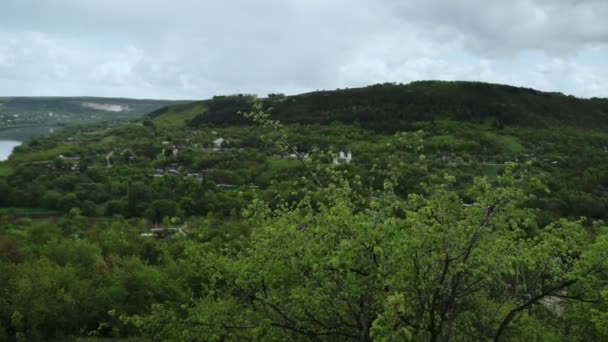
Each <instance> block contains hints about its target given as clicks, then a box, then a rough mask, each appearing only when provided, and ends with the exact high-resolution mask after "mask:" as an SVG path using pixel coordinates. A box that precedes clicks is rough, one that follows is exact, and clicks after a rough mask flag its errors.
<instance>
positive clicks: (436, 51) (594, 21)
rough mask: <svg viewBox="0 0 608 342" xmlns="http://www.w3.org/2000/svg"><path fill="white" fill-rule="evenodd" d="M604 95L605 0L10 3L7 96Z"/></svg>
mask: <svg viewBox="0 0 608 342" xmlns="http://www.w3.org/2000/svg"><path fill="white" fill-rule="evenodd" d="M424 79H441V80H481V81H487V82H498V83H507V84H513V85H518V86H526V87H532V88H538V89H541V90H549V91H561V92H564V93H567V94H573V95H577V96H582V97H591V96H598V97H608V0H255V1H254V0H214V1H208V0H2V5H1V10H0V95H4V96H13V95H28V96H30V95H31V96H34V95H45V96H48V95H61V96H70V95H95V96H121V97H139V98H141V97H145V98H174V99H198V98H207V97H210V96H213V95H217V94H231V93H239V92H247V93H257V94H259V95H265V94H267V93H269V92H284V93H289V94H291V93H298V92H303V91H309V90H315V89H334V88H344V87H355V86H362V85H367V84H371V83H378V82H403V83H407V82H411V81H414V80H424Z"/></svg>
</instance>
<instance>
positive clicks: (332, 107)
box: [152, 81, 608, 132]
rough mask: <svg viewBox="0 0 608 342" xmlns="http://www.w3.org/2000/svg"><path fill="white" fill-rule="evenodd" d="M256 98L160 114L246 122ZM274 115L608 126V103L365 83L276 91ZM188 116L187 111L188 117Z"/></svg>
mask: <svg viewBox="0 0 608 342" xmlns="http://www.w3.org/2000/svg"><path fill="white" fill-rule="evenodd" d="M249 102H250V101H249V97H248V96H246V95H237V96H216V97H214V98H213V99H211V100H207V101H204V105H202V104H201V103H196V104H191V105H184V106H179V107H174V108H167V109H164V110H163V111H158V112H155V113H153V114H152V116H153V117H155V118H156V120H163V119H162V117H163V115H165V114H164V111H167V112H170V113H171V115H172V117H179V116H180V115H182V114H183V118H186V119H188V118H191V117H192V119H191V120H190V121H189V122H188V124H189V125H190V126H193V127H196V126H200V125H234V124H246V123H247V120H245V119H243V117H242V116H240V115H237V114H236V113H237V112H238V111H246V110H248V109H249V107H250V104H249ZM263 102H264V105H265V107H266V108H268V107H272V108H273V111H272V112H271V115H272V116H273V118H276V119H278V120H280V121H281V122H283V123H287V124H291V123H300V124H327V123H331V122H334V121H337V122H342V123H347V124H351V123H358V124H359V125H361V127H365V128H370V129H373V130H376V131H385V132H391V131H396V130H400V129H408V128H411V127H412V125H413V123H415V122H419V121H429V120H437V119H451V120H457V121H470V122H477V123H480V122H491V123H492V124H494V125H495V126H497V127H504V126H508V125H518V126H526V127H543V126H544V127H547V126H550V125H554V124H562V125H571V126H575V127H584V128H607V127H608V100H605V99H592V100H586V99H580V98H575V97H572V96H566V95H563V94H559V93H547V92H541V91H537V90H534V89H528V88H518V87H512V86H507V85H498V84H487V83H480V82H440V81H421V82H414V83H410V84H407V85H395V84H378V85H372V86H368V87H364V88H352V89H339V90H335V91H317V92H312V93H306V94H300V95H295V96H284V95H281V94H272V95H270V96H269V97H267V98H265V99H263ZM180 113H181V114H180Z"/></svg>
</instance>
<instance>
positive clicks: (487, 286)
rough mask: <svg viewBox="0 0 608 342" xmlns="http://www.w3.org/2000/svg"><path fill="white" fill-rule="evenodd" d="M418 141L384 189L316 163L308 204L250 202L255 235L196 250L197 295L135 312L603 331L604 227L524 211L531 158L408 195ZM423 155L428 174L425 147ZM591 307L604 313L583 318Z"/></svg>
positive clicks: (607, 243)
mask: <svg viewBox="0 0 608 342" xmlns="http://www.w3.org/2000/svg"><path fill="white" fill-rule="evenodd" d="M254 118H255V117H254ZM258 120H262V121H264V120H268V118H267V116H264V115H259V116H258ZM265 127H272V128H274V129H276V130H278V131H280V130H281V127H280V124H278V123H276V122H271V121H265ZM279 133H280V132H279ZM279 137H280V139H281V140H280V143H281V144H282V145H284V146H285V148H291V149H293V147H290V146H289V145H288V144H287V143H286V142H285V141H286V139H284V137H283V136H282V135H279ZM418 142H419V139H418V138H417V136H416V135H415V134H401V135H398V136H397V138H396V143H397V145H396V153H395V156H396V159H395V161H394V162H392V163H390V165H389V170H388V177H387V181H385V183H384V189H383V190H382V191H376V190H373V189H365V187H364V186H363V184H362V182H361V181H360V180H359V179H358V178H357V177H350V178H349V179H350V180H347V177H345V176H344V174H342V173H340V172H337V171H332V170H330V169H326V170H325V174H321V173H320V172H318V171H319V168H318V167H315V166H314V165H312V166H311V165H308V166H307V167H308V170H309V174H310V178H309V179H304V180H303V181H302V183H303V184H307V185H309V186H307V187H304V189H308V190H302V191H301V193H300V197H299V198H301V199H300V200H298V201H296V202H294V203H284V204H283V205H281V206H279V207H278V208H276V207H275V208H271V207H270V206H269V205H268V204H267V203H264V202H262V201H259V200H258V201H254V202H253V203H252V204H251V205H250V207H249V209H248V210H247V211H246V213H245V217H246V219H247V222H248V224H249V226H251V227H252V233H251V236H250V237H249V239H248V241H247V242H246V243H245V244H243V245H240V244H237V245H236V246H233V247H230V248H225V249H223V250H221V251H220V252H217V249H215V250H214V251H210V250H209V249H208V248H206V245H204V244H191V245H190V246H189V249H188V253H187V255H188V256H189V260H190V262H191V263H192V266H191V267H192V268H191V269H192V270H195V271H194V273H196V279H198V280H199V281H200V282H201V284H200V285H197V286H196V291H195V292H193V299H192V301H191V302H190V303H189V304H188V305H180V306H175V307H173V306H171V305H164V306H156V307H155V309H154V310H153V313H152V315H150V316H147V317H132V318H130V319H128V320H129V321H131V322H134V323H135V324H136V325H137V326H139V327H140V328H142V329H143V331H144V332H147V333H148V334H150V336H153V337H155V338H157V339H158V340H166V339H175V340H184V341H186V340H198V339H205V340H236V339H251V338H258V339H263V340H285V339H291V340H358V341H369V340H387V341H391V340H414V341H420V340H428V341H448V340H455V341H470V340H495V341H502V340H522V341H523V340H525V341H528V340H538V337H539V336H542V337H543V338H547V339H550V340H551V339H564V338H569V339H573V340H575V339H583V337H582V335H580V334H579V335H576V334H574V333H573V332H574V331H576V329H573V328H575V327H576V326H581V325H582V324H587V325H589V326H597V327H598V328H597V331H598V332H597V334H595V335H594V337H596V338H598V337H599V336H600V335H601V334H602V332H601V331H605V326H606V324H605V322H603V321H602V320H603V319H605V317H606V316H605V313H603V312H605V311H602V307H601V305H602V303H603V299H602V292H601V291H602V289H605V288H606V285H607V284H608V282H607V279H608V278H607V274H606V271H607V270H606V267H607V260H608V237H607V235H606V234H605V232H604V230H602V229H599V230H596V231H594V232H591V231H589V230H587V229H585V228H584V227H583V225H582V222H581V221H566V220H561V221H557V222H554V223H551V224H549V225H548V226H546V227H538V226H537V223H536V222H537V220H536V217H535V215H536V212H535V211H534V210H532V209H527V208H526V207H525V203H526V201H528V200H529V198H528V196H527V195H526V194H525V193H524V191H523V190H522V188H523V186H522V185H523V184H524V182H525V180H526V179H527V178H526V175H525V168H523V167H519V166H517V165H515V164H513V165H509V166H508V167H507V168H506V170H505V172H504V174H503V175H502V176H501V177H499V178H498V179H497V180H496V182H495V183H493V184H490V183H489V182H488V181H487V180H486V179H484V178H479V179H476V180H475V182H474V184H473V185H472V186H471V187H470V188H468V189H464V190H463V189H455V188H454V186H453V184H454V179H453V177H450V176H445V177H444V179H442V180H439V181H438V180H436V179H435V180H431V179H430V178H427V180H426V181H424V184H423V185H422V186H421V188H422V189H424V190H423V191H421V192H420V193H418V194H411V195H409V196H408V197H407V198H400V197H399V196H397V195H396V193H395V191H394V189H395V187H396V183H397V182H398V181H399V179H400V178H401V175H400V174H399V170H400V168H402V167H403V161H404V160H406V159H407V158H404V155H405V154H407V153H409V154H410V155H411V154H412V151H413V152H414V153H413V154H414V155H417V154H416V153H419V152H420V151H421V149H420V144H419V143H418ZM400 148H401V149H402V150H400V151H398V150H399V149H400ZM407 151H409V152H407ZM413 160H418V161H422V162H421V163H419V164H417V163H414V164H413V165H410V166H409V167H414V168H416V169H417V170H419V171H421V172H419V173H420V174H424V170H425V168H424V162H423V161H424V157H423V156H422V155H418V157H417V158H414V159H413ZM303 162H304V161H303ZM325 184H326V185H325ZM361 189H364V190H361ZM581 306H582V307H583V309H581ZM585 309H586V310H591V309H593V310H596V311H597V312H596V314H595V315H594V317H595V318H594V319H595V321H590V320H588V319H586V318H583V317H582V315H579V316H576V315H573V314H571V313H573V312H580V311H581V310H583V311H584V310H585ZM574 317H576V318H574ZM580 320H586V321H585V322H582V321H580ZM596 322H599V323H596ZM602 329H603V330H602Z"/></svg>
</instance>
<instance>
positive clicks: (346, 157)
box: [333, 151, 353, 165]
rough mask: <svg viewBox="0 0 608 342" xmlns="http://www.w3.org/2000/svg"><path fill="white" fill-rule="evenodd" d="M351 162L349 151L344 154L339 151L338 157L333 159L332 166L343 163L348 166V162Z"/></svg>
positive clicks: (351, 156)
mask: <svg viewBox="0 0 608 342" xmlns="http://www.w3.org/2000/svg"><path fill="white" fill-rule="evenodd" d="M352 160H353V154H352V153H351V152H350V151H349V152H348V153H344V151H340V153H338V157H337V158H334V160H333V163H334V165H340V164H342V163H343V162H345V163H346V164H350V162H351V161H352Z"/></svg>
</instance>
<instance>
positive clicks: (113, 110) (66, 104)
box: [0, 97, 184, 128]
mask: <svg viewBox="0 0 608 342" xmlns="http://www.w3.org/2000/svg"><path fill="white" fill-rule="evenodd" d="M177 103H184V101H179V102H176V101H170V100H139V99H128V98H103V97H0V128H10V127H20V126H31V125H64V124H85V123H92V122H98V121H104V120H125V119H126V120H128V119H136V118H139V117H141V116H143V115H145V114H146V113H149V112H151V111H153V110H156V109H158V108H161V107H164V106H168V105H174V104H177Z"/></svg>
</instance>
